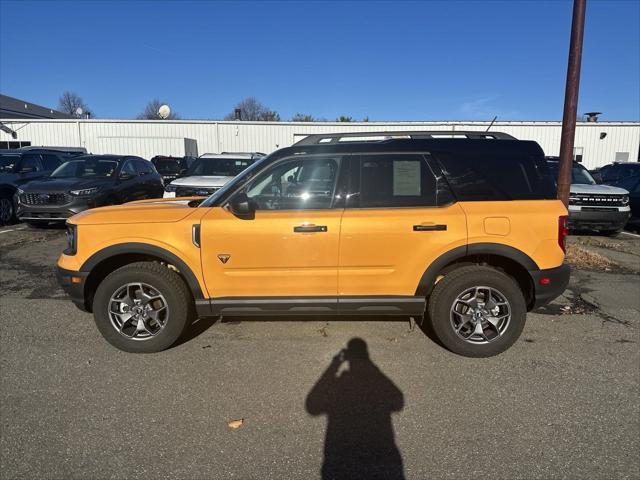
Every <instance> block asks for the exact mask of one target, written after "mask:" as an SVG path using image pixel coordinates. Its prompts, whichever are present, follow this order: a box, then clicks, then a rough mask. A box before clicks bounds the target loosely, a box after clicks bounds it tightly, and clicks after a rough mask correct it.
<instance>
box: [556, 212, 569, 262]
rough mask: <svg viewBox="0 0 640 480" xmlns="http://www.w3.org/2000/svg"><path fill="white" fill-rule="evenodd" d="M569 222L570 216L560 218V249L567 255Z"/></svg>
mask: <svg viewBox="0 0 640 480" xmlns="http://www.w3.org/2000/svg"><path fill="white" fill-rule="evenodd" d="M568 221H569V216H568V215H562V216H560V217H558V245H560V248H561V249H562V251H563V252H565V253H567V248H566V246H565V240H566V239H567V235H569V227H568V226H567V223H568Z"/></svg>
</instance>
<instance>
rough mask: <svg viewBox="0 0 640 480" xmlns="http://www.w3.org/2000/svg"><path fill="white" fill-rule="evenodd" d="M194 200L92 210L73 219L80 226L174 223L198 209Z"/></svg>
mask: <svg viewBox="0 0 640 480" xmlns="http://www.w3.org/2000/svg"><path fill="white" fill-rule="evenodd" d="M190 200H193V199H192V198H165V199H161V198H160V199H152V200H141V201H139V202H131V203H125V204H124V205H113V206H109V207H100V208H92V209H91V210H85V211H84V212H81V213H79V214H77V215H74V216H73V217H71V219H70V220H71V223H75V224H78V225H96V224H100V225H105V224H128V223H172V222H179V221H180V220H182V219H184V218H186V217H188V216H189V215H191V214H192V213H194V212H195V211H196V210H198V209H197V208H194V207H190V206H189V201H190Z"/></svg>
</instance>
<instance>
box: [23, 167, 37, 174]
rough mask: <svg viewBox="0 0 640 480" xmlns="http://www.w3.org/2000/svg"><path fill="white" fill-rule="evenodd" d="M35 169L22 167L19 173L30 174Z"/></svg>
mask: <svg viewBox="0 0 640 480" xmlns="http://www.w3.org/2000/svg"><path fill="white" fill-rule="evenodd" d="M35 171H36V169H35V167H23V168H21V169H20V173H32V172H35Z"/></svg>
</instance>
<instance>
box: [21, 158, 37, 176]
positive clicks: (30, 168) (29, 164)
mask: <svg viewBox="0 0 640 480" xmlns="http://www.w3.org/2000/svg"><path fill="white" fill-rule="evenodd" d="M39 157H40V155H35V154H27V155H23V156H22V162H20V172H21V173H29V172H39V171H40V170H42V167H41V166H40V161H39Z"/></svg>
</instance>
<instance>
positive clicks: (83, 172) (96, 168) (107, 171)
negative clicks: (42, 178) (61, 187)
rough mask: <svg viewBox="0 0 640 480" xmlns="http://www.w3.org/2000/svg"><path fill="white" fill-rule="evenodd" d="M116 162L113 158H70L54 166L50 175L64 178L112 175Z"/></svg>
mask: <svg viewBox="0 0 640 480" xmlns="http://www.w3.org/2000/svg"><path fill="white" fill-rule="evenodd" d="M117 167H118V162H116V161H115V160H98V159H87V160H72V161H70V162H65V163H63V164H62V165H60V166H59V167H58V168H56V169H55V170H54V171H53V173H52V174H51V176H52V177H58V178H60V177H66V178H107V177H111V176H113V174H114V172H115V171H116V168H117Z"/></svg>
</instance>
